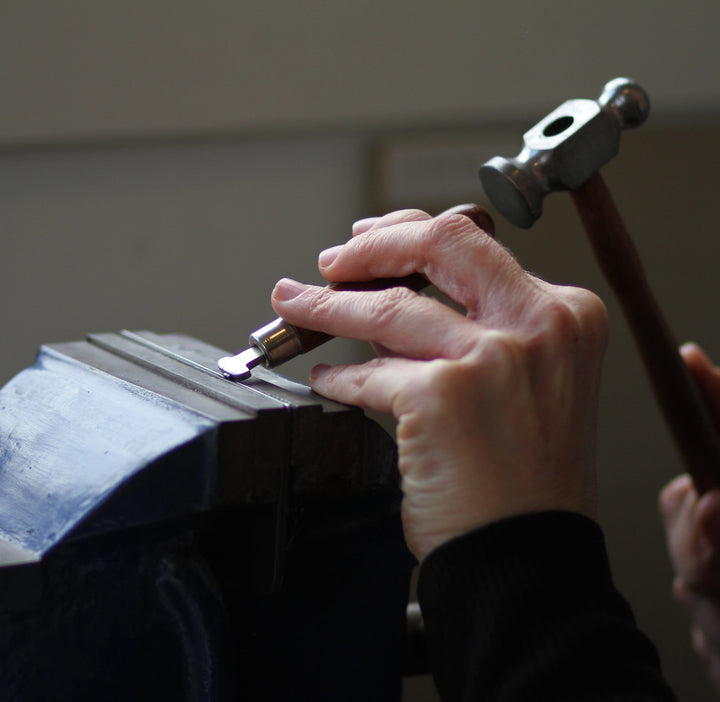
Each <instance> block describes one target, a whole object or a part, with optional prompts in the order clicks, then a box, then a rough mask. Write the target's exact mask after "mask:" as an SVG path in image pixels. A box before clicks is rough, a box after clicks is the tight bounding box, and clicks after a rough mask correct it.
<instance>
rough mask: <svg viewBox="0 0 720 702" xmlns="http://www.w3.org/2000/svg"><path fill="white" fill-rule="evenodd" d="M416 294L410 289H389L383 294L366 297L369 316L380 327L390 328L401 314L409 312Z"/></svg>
mask: <svg viewBox="0 0 720 702" xmlns="http://www.w3.org/2000/svg"><path fill="white" fill-rule="evenodd" d="M415 296H416V295H415V293H413V292H412V291H411V290H408V288H403V287H394V288H387V289H386V290H383V291H382V292H379V293H376V294H371V295H367V296H365V298H364V299H366V300H367V301H368V302H367V304H368V314H369V315H370V316H371V317H372V319H373V322H374V324H376V325H377V326H378V327H388V326H390V325H392V323H393V322H394V321H395V319H397V317H398V315H399V314H401V313H406V312H407V311H408V308H409V305H410V303H411V301H412V300H413V299H414V298H415Z"/></svg>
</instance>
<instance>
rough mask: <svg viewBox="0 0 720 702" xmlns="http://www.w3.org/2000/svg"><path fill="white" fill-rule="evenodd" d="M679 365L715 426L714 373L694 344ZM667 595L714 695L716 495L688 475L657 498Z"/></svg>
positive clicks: (718, 390) (718, 642)
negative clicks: (669, 569)
mask: <svg viewBox="0 0 720 702" xmlns="http://www.w3.org/2000/svg"><path fill="white" fill-rule="evenodd" d="M682 354H683V356H684V358H685V362H686V363H687V365H688V368H689V369H690V372H691V373H692V375H693V377H694V379H695V382H696V383H697V384H698V387H699V388H700V390H701V392H702V394H703V396H704V398H705V401H706V403H707V404H708V407H709V409H710V411H711V413H712V414H713V416H714V418H715V421H716V422H717V423H718V425H719V426H720V369H718V368H716V367H715V366H713V364H712V363H711V362H710V360H709V359H708V358H707V356H706V355H705V354H704V353H703V352H702V351H701V350H700V349H699V348H698V347H697V346H695V345H694V344H687V345H685V346H684V347H683V348H682ZM660 511H661V514H662V516H663V519H664V522H665V529H666V533H667V541H668V549H669V552H670V560H671V562H672V565H673V568H674V570H675V574H676V577H675V581H674V583H673V594H674V596H675V599H676V600H677V601H678V602H679V603H680V604H681V605H682V606H683V607H684V608H685V610H686V611H687V613H688V615H689V617H690V628H691V633H692V640H693V645H694V647H695V650H696V652H697V654H698V656H699V658H700V660H701V661H702V663H703V665H704V666H705V669H706V671H707V674H708V677H709V678H710V681H711V682H712V683H713V685H714V686H715V688H716V689H717V690H718V692H720V490H710V491H708V492H706V493H705V494H704V495H702V497H699V496H698V494H697V492H696V491H695V488H694V487H693V484H692V481H691V479H690V477H689V476H688V475H681V476H679V477H678V478H675V480H673V481H672V482H671V483H669V484H668V485H667V486H666V487H665V488H664V489H663V491H662V493H661V494H660Z"/></svg>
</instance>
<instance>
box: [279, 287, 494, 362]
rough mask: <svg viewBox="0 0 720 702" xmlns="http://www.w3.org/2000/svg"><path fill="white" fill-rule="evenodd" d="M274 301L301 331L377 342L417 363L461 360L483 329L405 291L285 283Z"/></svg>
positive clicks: (448, 310)
mask: <svg viewBox="0 0 720 702" xmlns="http://www.w3.org/2000/svg"><path fill="white" fill-rule="evenodd" d="M271 302H272V304H273V307H274V309H275V311H276V312H277V314H278V315H279V316H280V317H282V318H283V319H286V320H288V321H289V322H290V323H292V324H295V325H297V326H299V327H303V328H306V329H315V330H318V331H323V332H326V333H328V334H331V335H332V336H341V337H344V338H348V339H362V340H365V341H370V342H375V343H378V344H381V345H382V346H383V347H384V348H386V349H388V350H389V351H391V352H392V353H396V354H403V355H406V356H410V357H412V358H422V359H432V358H437V357H439V356H448V357H451V358H459V357H460V356H462V355H464V354H466V353H468V352H469V351H470V349H471V348H472V345H473V344H474V341H475V339H476V337H477V335H478V334H479V333H480V330H481V326H480V325H478V324H476V323H474V322H471V321H470V320H468V319H466V318H465V317H464V316H463V315H461V314H459V313H458V312H455V311H454V310H452V309H450V308H449V307H447V306H445V305H443V304H442V303H441V302H438V301H437V300H434V299H432V298H429V297H425V296H422V295H418V294H417V293H414V292H413V291H411V290H408V289H407V288H403V287H398V288H389V289H386V290H378V291H364V292H356V291H348V290H332V289H330V288H327V287H317V286H312V285H304V284H302V283H298V282H296V281H292V280H288V279H283V280H281V281H278V283H277V285H276V286H275V289H274V290H273V293H272V297H271ZM419 320H420V321H419Z"/></svg>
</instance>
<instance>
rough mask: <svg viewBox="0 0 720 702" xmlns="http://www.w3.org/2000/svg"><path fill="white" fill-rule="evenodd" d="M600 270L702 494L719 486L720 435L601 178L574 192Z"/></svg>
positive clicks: (594, 179) (575, 202)
mask: <svg viewBox="0 0 720 702" xmlns="http://www.w3.org/2000/svg"><path fill="white" fill-rule="evenodd" d="M571 195H572V199H573V202H574V204H575V208H576V209H577V211H578V214H579V215H580V219H581V220H582V222H583V225H584V227H585V230H586V232H587V235H588V237H589V239H590V243H591V245H592V248H593V250H594V252H595V256H596V257H597V260H598V262H599V264H600V268H601V269H602V271H603V274H604V275H605V278H606V279H607V281H608V282H609V284H610V286H611V287H612V289H613V290H614V291H615V294H616V295H617V298H618V300H619V302H620V305H621V307H622V309H623V312H624V313H625V317H626V319H627V321H628V324H629V325H630V329H631V331H632V333H633V336H634V337H635V341H636V343H637V345H638V348H639V350H640V355H641V356H642V359H643V362H644V364H645V368H646V370H647V372H648V375H649V376H650V381H651V384H652V387H653V389H654V391H655V395H656V397H657V400H658V402H659V404H660V407H661V409H662V412H663V414H664V416H665V420H666V422H667V423H668V425H669V427H670V430H671V432H672V434H673V436H674V438H675V442H676V444H677V446H678V449H679V451H680V453H681V455H682V458H683V461H684V463H685V467H686V469H687V471H688V472H689V473H690V475H691V477H692V479H693V482H694V484H695V487H696V489H697V491H698V493H699V494H702V493H704V492H706V491H708V490H710V489H712V488H715V487H720V436H719V434H718V428H717V427H716V426H715V423H714V421H713V419H712V418H711V416H710V413H709V412H708V409H707V406H706V404H705V401H704V399H703V398H702V395H701V394H700V391H699V389H698V387H697V385H696V384H695V381H694V380H693V378H692V376H691V375H690V372H689V370H688V368H687V366H686V364H685V362H684V360H683V358H682V356H681V355H680V352H679V350H678V345H677V343H676V341H675V338H674V337H673V334H672V332H671V331H670V327H669V326H668V324H667V322H666V321H665V318H664V317H663V314H662V312H661V310H660V307H659V306H658V304H657V302H656V301H655V298H654V296H653V293H652V290H651V289H650V285H649V284H648V281H647V278H646V277H645V273H644V271H643V266H642V263H641V261H640V256H639V255H638V252H637V249H636V248H635V245H634V244H633V242H632V240H631V239H630V236H629V234H628V232H627V230H626V228H625V225H624V224H623V221H622V219H621V217H620V213H619V212H618V210H617V207H616V206H615V203H614V202H613V199H612V196H611V195H610V191H609V190H608V188H607V186H606V185H605V182H604V180H603V178H602V176H601V175H600V174H599V173H596V174H594V175H593V176H591V177H590V179H589V180H587V181H586V182H585V183H584V184H583V185H581V186H580V187H579V188H578V189H577V190H574V191H572V192H571Z"/></svg>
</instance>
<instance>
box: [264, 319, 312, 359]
mask: <svg viewBox="0 0 720 702" xmlns="http://www.w3.org/2000/svg"><path fill="white" fill-rule="evenodd" d="M250 343H251V344H252V345H253V346H257V347H258V348H259V349H261V350H262V353H263V354H264V356H265V358H266V360H267V365H268V366H270V367H271V368H272V367H273V366H276V365H279V364H280V363H284V362H285V361H289V360H290V359H291V358H295V356H298V355H300V354H301V353H303V351H304V350H305V348H304V346H303V344H302V341H301V339H300V336H299V335H298V331H297V329H296V328H295V327H294V326H293V325H292V324H288V323H287V322H286V321H285V320H284V319H281V318H279V317H278V318H277V319H275V320H273V321H272V322H270V323H269V324H266V325H265V326H264V327H260V329H258V330H257V331H254V332H253V333H252V334H250Z"/></svg>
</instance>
